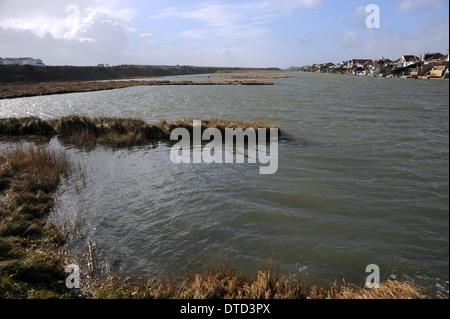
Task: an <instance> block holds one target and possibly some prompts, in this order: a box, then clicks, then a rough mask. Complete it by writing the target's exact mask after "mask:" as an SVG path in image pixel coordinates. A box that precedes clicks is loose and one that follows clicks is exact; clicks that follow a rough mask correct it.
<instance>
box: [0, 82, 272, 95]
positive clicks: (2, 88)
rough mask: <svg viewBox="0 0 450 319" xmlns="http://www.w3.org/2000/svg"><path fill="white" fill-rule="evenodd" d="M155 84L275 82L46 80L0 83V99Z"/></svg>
mask: <svg viewBox="0 0 450 319" xmlns="http://www.w3.org/2000/svg"><path fill="white" fill-rule="evenodd" d="M155 85H273V82H267V81H254V80H253V81H251V80H223V81H203V82H193V81H167V80H158V81H103V82H100V81H99V82H44V83H35V84H16V85H0V99H10V98H18V97H29V96H37V95H51V94H64V93H80V92H91V91H101V90H113V89H120V88H127V87H132V86H155Z"/></svg>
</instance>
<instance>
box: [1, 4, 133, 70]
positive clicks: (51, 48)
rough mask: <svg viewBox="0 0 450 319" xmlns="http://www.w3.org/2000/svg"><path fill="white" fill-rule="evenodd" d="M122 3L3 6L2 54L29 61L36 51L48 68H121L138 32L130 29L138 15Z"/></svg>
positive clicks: (35, 54)
mask: <svg viewBox="0 0 450 319" xmlns="http://www.w3.org/2000/svg"><path fill="white" fill-rule="evenodd" d="M119 4H120V3H119V2H118V1H115V0H109V1H106V0H78V1H73V0H72V1H71V2H70V3H68V2H66V1H57V0H49V1H47V0H45V1H44V0H35V1H33V5H32V6H30V5H29V1H25V0H14V1H2V2H0V31H1V35H2V36H1V37H0V39H1V43H2V54H3V55H5V56H6V55H8V56H24V54H25V52H29V54H28V55H30V54H31V51H32V52H36V53H33V54H32V55H33V56H37V55H39V57H40V58H42V59H44V62H45V63H46V64H75V65H80V64H89V65H92V64H94V65H95V64H97V63H109V64H114V63H119V62H120V61H121V57H123V56H125V55H126V54H127V52H129V49H128V45H129V41H128V38H127V34H128V33H129V32H131V31H134V29H133V28H130V27H129V26H128V25H127V24H128V23H129V22H130V21H131V19H132V18H133V16H134V12H133V11H132V10H129V9H127V8H125V9H123V8H121V7H119ZM30 38H31V39H30ZM17 39H20V40H21V41H17ZM25 39H26V40H25ZM25 55H26V54H25ZM75 60H76V61H75Z"/></svg>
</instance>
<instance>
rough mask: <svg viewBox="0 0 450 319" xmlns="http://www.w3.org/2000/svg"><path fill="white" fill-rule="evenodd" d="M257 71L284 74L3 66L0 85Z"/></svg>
mask: <svg viewBox="0 0 450 319" xmlns="http://www.w3.org/2000/svg"><path fill="white" fill-rule="evenodd" d="M242 71H246V72H253V71H280V69H278V68H239V67H235V68H229V67H203V66H188V65H184V66H167V65H161V66H160V65H119V66H106V67H105V66H35V65H2V64H0V84H8V83H9V84H11V83H15V84H18V83H40V82H59V81H100V80H113V79H126V78H138V77H140V78H149V77H160V76H175V75H193V74H211V73H218V72H220V73H231V72H242Z"/></svg>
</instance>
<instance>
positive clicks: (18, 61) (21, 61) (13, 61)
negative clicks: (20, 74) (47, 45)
mask: <svg viewBox="0 0 450 319" xmlns="http://www.w3.org/2000/svg"><path fill="white" fill-rule="evenodd" d="M2 61H3V63H2V64H4V65H37V66H44V65H45V64H44V63H42V60H41V59H33V58H30V57H26V58H4V59H3V60H2Z"/></svg>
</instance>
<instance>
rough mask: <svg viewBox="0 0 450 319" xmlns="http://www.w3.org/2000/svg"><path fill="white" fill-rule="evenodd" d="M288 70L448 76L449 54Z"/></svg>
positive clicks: (356, 60) (391, 75)
mask: <svg viewBox="0 0 450 319" xmlns="http://www.w3.org/2000/svg"><path fill="white" fill-rule="evenodd" d="M290 70H293V71H294V70H295V71H303V72H317V73H337V74H351V75H363V76H377V77H407V78H448V76H449V55H448V54H447V55H444V54H441V53H439V52H436V53H426V54H422V55H420V56H416V55H403V56H402V57H401V58H399V59H397V60H394V61H392V60H390V59H386V58H384V57H381V58H379V59H376V60H371V59H351V60H348V61H342V63H337V64H334V63H332V62H328V63H323V64H313V65H307V66H303V67H300V68H290Z"/></svg>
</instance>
